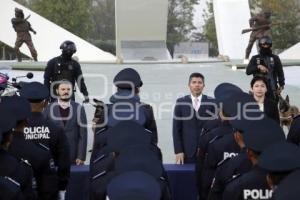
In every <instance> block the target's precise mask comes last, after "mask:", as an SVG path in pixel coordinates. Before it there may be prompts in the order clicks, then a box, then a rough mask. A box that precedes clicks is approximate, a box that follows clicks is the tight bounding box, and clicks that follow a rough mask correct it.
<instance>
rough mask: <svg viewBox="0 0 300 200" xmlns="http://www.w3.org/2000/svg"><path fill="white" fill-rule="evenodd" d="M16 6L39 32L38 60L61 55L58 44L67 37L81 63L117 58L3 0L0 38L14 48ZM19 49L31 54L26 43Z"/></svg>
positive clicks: (21, 7) (36, 44) (25, 9)
mask: <svg viewBox="0 0 300 200" xmlns="http://www.w3.org/2000/svg"><path fill="white" fill-rule="evenodd" d="M70 3H71V1H70ZM15 7H17V8H20V9H22V10H23V12H24V15H25V17H27V16H28V15H31V16H30V18H29V20H28V21H30V23H31V25H32V27H33V28H34V29H35V30H36V31H37V34H36V35H33V34H31V36H32V40H33V43H34V46H35V48H36V50H37V52H38V60H39V61H48V60H49V59H50V58H52V57H54V56H57V55H59V54H60V53H61V50H60V49H59V46H60V44H61V43H62V42H63V41H65V40H71V41H73V42H74V43H75V44H76V46H77V52H76V53H75V54H74V56H77V57H78V58H79V61H81V62H82V61H83V62H115V61H116V58H115V56H114V55H112V54H110V53H107V52H104V51H102V50H101V49H99V48H97V47H96V46H94V45H92V44H90V43H88V42H86V41H85V40H83V39H81V38H80V37H78V36H76V35H74V34H72V33H70V32H69V31H67V30H65V29H63V28H61V27H59V26H57V25H56V24H54V23H52V22H51V21H49V20H47V19H45V18H44V17H42V16H40V15H38V14H36V13H34V12H33V11H31V10H29V9H28V8H26V7H24V6H22V5H20V4H18V3H17V2H15V1H13V0H1V6H0V25H1V31H0V41H1V42H3V43H5V44H6V45H8V46H10V47H14V44H15V40H16V33H15V31H14V29H13V27H12V24H11V18H13V17H14V15H15V13H14V12H15V11H14V10H15ZM20 51H21V52H22V53H23V54H25V55H28V56H30V52H29V50H28V48H27V46H26V44H23V45H22V47H21V48H20Z"/></svg>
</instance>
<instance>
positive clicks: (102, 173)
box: [92, 171, 106, 181]
mask: <svg viewBox="0 0 300 200" xmlns="http://www.w3.org/2000/svg"><path fill="white" fill-rule="evenodd" d="M105 174H106V171H102V172H100V173H98V174H96V175H95V176H93V178H92V179H93V181H94V180H96V179H98V178H99V177H101V176H104V175H105Z"/></svg>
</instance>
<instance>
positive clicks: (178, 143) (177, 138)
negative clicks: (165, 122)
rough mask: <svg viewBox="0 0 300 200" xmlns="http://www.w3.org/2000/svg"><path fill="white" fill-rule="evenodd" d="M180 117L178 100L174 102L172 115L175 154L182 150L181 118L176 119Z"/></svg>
mask: <svg viewBox="0 0 300 200" xmlns="http://www.w3.org/2000/svg"><path fill="white" fill-rule="evenodd" d="M181 117H182V113H181V109H180V105H179V101H177V102H176V105H175V108H174V116H173V143H174V150H175V154H178V153H182V152H183V144H182V142H183V141H182V131H183V130H182V120H181V119H178V118H181Z"/></svg>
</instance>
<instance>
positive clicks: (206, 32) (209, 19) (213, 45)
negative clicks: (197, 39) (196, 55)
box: [202, 0, 218, 56]
mask: <svg viewBox="0 0 300 200" xmlns="http://www.w3.org/2000/svg"><path fill="white" fill-rule="evenodd" d="M206 3H207V10H205V12H204V14H203V18H204V22H205V23H204V25H203V27H202V28H203V33H202V35H203V38H204V40H206V41H208V43H209V55H210V56H217V55H218V40H217V31H216V25H215V17H214V10H213V2H212V0H209V1H207V2H206Z"/></svg>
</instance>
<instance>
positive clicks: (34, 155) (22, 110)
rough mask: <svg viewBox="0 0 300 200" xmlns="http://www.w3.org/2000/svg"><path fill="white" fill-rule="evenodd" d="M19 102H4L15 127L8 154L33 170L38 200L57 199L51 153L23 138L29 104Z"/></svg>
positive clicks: (56, 181) (56, 183)
mask: <svg viewBox="0 0 300 200" xmlns="http://www.w3.org/2000/svg"><path fill="white" fill-rule="evenodd" d="M18 99H19V102H18V103H17V104H16V103H14V104H11V103H10V101H6V104H7V107H8V108H9V110H10V112H12V113H14V114H15V117H16V120H17V125H16V127H15V129H14V131H13V141H12V143H11V144H10V146H9V148H8V152H9V153H10V154H11V155H13V156H14V157H16V158H17V159H20V160H27V161H28V163H30V165H31V166H32V168H33V172H34V176H35V178H36V182H37V191H38V195H39V198H41V199H52V198H56V197H57V193H58V179H57V175H56V169H55V164H54V161H53V159H52V157H51V153H50V151H49V149H48V148H47V147H45V145H42V144H38V145H37V144H34V143H32V142H31V141H26V140H25V138H24V132H23V131H24V127H25V124H26V118H28V117H29V115H30V113H31V112H30V104H29V102H28V101H27V100H26V99H24V98H22V97H18Z"/></svg>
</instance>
